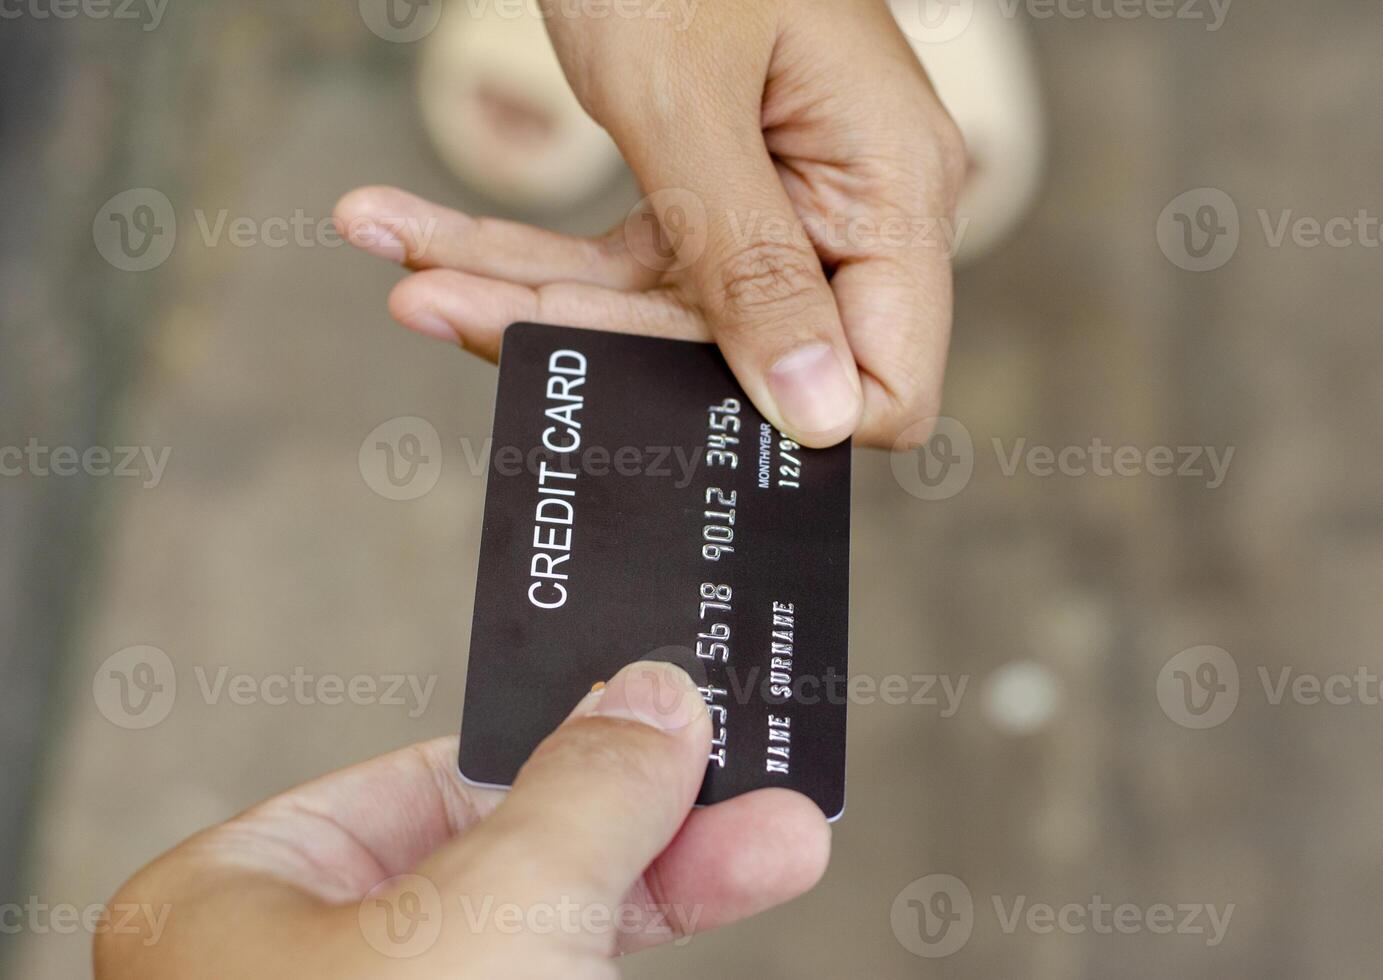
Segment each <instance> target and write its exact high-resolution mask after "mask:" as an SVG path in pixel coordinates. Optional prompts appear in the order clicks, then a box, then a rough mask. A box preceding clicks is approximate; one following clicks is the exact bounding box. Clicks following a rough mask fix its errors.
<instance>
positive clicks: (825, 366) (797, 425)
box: [768, 344, 860, 438]
mask: <svg viewBox="0 0 1383 980" xmlns="http://www.w3.org/2000/svg"><path fill="white" fill-rule="evenodd" d="M768 390H769V392H770V393H771V394H772V395H773V400H774V401H775V402H776V403H777V405H778V411H779V412H781V413H782V416H783V422H784V423H785V424H786V425H787V427H788V428H789V429H791V430H792V431H793V432H795V433H798V434H799V435H812V434H816V433H832V434H835V433H837V432H839V433H840V437H841V438H844V437H845V436H846V435H849V434H850V432H851V431H853V430H854V428H855V424H856V423H857V422H858V421H859V415H860V395H859V392H858V391H857V390H856V389H855V386H854V385H853V384H852V383H851V381H850V376H849V375H848V374H846V372H845V366H844V365H843V364H841V362H840V357H839V355H837V354H836V351H835V348H833V347H832V346H831V345H830V344H808V345H807V346H806V347H799V348H798V349H797V350H795V351H793V352H792V353H791V354H788V355H787V356H786V357H783V358H782V359H781V360H779V361H778V363H777V364H775V365H773V367H772V368H770V369H769V372H768Z"/></svg>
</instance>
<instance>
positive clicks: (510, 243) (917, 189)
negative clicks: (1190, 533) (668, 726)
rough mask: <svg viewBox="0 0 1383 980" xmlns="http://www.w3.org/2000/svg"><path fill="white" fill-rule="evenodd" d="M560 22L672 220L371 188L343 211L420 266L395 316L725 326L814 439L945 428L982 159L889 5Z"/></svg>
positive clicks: (770, 406) (589, 96) (762, 405)
mask: <svg viewBox="0 0 1383 980" xmlns="http://www.w3.org/2000/svg"><path fill="white" fill-rule="evenodd" d="M570 6H571V5H567V7H568V8H569V7H570ZM564 9H566V8H564ZM607 13H608V11H607ZM547 22H548V29H549V33H550V35H551V37H552V40H553V42H554V44H555V46H556V49H557V53H558V56H559V58H560V59H561V62H562V65H563V67H564V69H565V71H566V74H567V78H568V80H569V81H570V82H571V84H572V87H573V89H574V91H575V92H576V95H577V97H578V98H579V99H580V101H581V103H582V105H583V106H584V107H585V108H586V110H587V111H588V112H589V113H590V115H591V116H592V117H593V118H594V119H595V120H596V121H597V122H598V123H600V124H601V125H602V126H604V127H605V128H606V129H607V130H608V131H609V132H610V134H611V135H612V136H613V137H614V139H615V142H616V143H617V144H618V145H619V148H620V150H621V152H622V153H623V154H624V156H625V158H626V160H628V162H629V164H630V165H631V166H632V168H633V170H634V173H635V175H636V176H637V177H638V179H639V182H640V184H641V186H642V187H643V189H644V190H645V192H647V193H648V195H649V196H648V197H647V198H646V199H645V201H644V204H643V207H644V208H645V209H646V213H647V214H648V215H649V216H650V218H651V219H652V220H650V221H644V220H643V214H635V215H631V220H629V221H627V222H625V223H624V224H623V225H621V226H620V227H617V228H616V229H614V230H613V231H612V232H610V233H608V234H606V235H605V236H603V237H601V238H598V239H581V238H573V237H570V236H566V235H560V234H556V233H553V232H549V231H543V230H539V229H537V228H533V227H529V226H526V225H520V224H515V223H512V222H508V221H500V220H494V219H486V218H470V217H467V216H465V215H462V214H459V213H456V212H454V211H449V210H447V209H444V208H441V207H438V206H437V205H434V204H430V203H428V202H425V201H422V200H420V199H418V198H415V197H412V196H411V195H408V194H405V193H403V192H402V191H398V190H394V189H391V188H384V187H371V188H361V189H359V190H356V191H354V192H352V193H351V194H348V195H347V196H346V197H344V198H343V199H342V200H341V202H340V203H339V204H338V205H337V212H336V214H337V219H338V222H339V224H340V226H341V227H342V229H343V231H344V233H345V234H346V237H347V238H349V239H350V240H352V241H354V242H355V243H356V244H359V245H361V246H362V247H364V248H367V249H369V250H370V251H372V252H375V253H377V254H380V255H383V256H386V257H388V258H390V259H393V260H395V261H399V262H402V263H403V264H405V265H407V266H408V267H409V268H412V269H415V270H422V271H419V272H418V273H417V274H416V275H412V276H409V277H408V278H406V279H404V280H403V281H402V282H401V283H400V284H399V285H398V286H397V287H396V288H395V290H394V293H393V295H392V296H391V297H390V302H389V306H390V310H391V312H392V313H393V315H394V316H395V317H396V318H397V319H399V320H400V321H402V322H403V323H404V324H406V325H408V326H410V327H412V328H414V329H416V330H419V331H421V332H423V333H427V334H432V335H435V336H439V337H443V338H446V339H449V340H453V341H456V340H459V341H460V342H461V343H462V345H463V346H465V347H466V348H467V349H469V350H471V351H474V352H476V353H478V354H480V355H482V356H485V357H488V358H492V359H493V358H495V357H497V354H498V350H499V344H500V336H501V333H502V332H503V329H504V327H505V326H507V325H508V324H509V323H511V322H514V321H518V320H537V321H544V322H549V323H559V324H567V325H571V326H584V327H594V328H599V329H607V330H622V331H629V332H637V333H647V334H654V335H658V336H665V337H679V338H684V339H689V340H712V339H713V340H715V341H716V342H717V343H718V344H719V345H720V347H721V350H722V351H723V352H724V354H725V358H726V360H727V361H728V362H729V364H730V366H731V368H732V369H733V370H734V372H735V375H736V377H737V378H738V379H739V381H740V383H741V384H742V385H743V387H744V389H745V391H746V392H748V394H749V396H750V397H751V398H752V399H753V401H754V404H755V405H756V406H758V408H759V409H760V410H761V411H762V412H763V413H764V415H765V416H766V417H767V418H768V419H769V420H770V421H772V422H773V423H774V424H775V425H776V426H778V427H779V428H780V429H781V430H782V431H783V432H785V433H787V434H788V435H790V436H792V437H793V438H794V439H796V440H797V441H799V442H801V443H803V444H805V445H810V446H826V445H832V444H834V443H836V442H839V441H841V440H842V439H844V438H846V437H847V436H849V435H851V434H852V433H853V434H855V436H856V437H857V439H858V440H859V441H860V442H861V443H862V444H868V445H875V446H885V447H890V446H895V445H898V446H899V448H904V447H912V446H915V445H918V444H920V443H921V442H922V441H924V440H925V438H926V436H927V432H928V428H927V424H926V423H927V420H929V419H931V418H932V417H934V416H935V415H936V414H937V412H938V409H939V406H940V400H941V381H942V373H943V368H944V366H945V360H946V347H947V343H948V339H949V336H950V325H951V255H952V251H953V248H952V246H953V245H954V237H955V236H954V226H953V215H954V209H955V201H956V196H957V194H958V192H959V189H960V186H961V182H962V179H963V175H964V170H965V151H964V147H963V144H962V141H961V139H960V136H959V133H958V130H957V129H956V127H955V125H954V123H953V122H952V121H951V119H950V117H949V116H948V115H947V113H946V111H945V109H944V108H942V106H941V104H940V102H939V101H938V100H937V98H936V95H935V93H934V92H933V91H932V88H931V86H930V84H929V83H928V81H927V78H926V75H925V73H924V72H923V71H922V68H921V67H920V66H919V64H918V63H917V59H916V57H915V56H914V54H913V52H912V50H911V49H910V48H909V46H908V44H907V43H906V41H905V40H904V38H903V37H902V36H901V34H900V33H899V31H898V29H897V27H896V25H895V24H894V22H893V19H892V16H891V14H890V13H889V11H888V9H887V7H886V5H885V4H884V3H883V2H881V0H867V2H857V3H843V2H839V0H736V2H734V3H723V4H720V3H718V4H714V5H712V4H705V5H703V6H702V7H701V8H699V11H698V13H697V14H696V15H695V16H693V18H692V21H691V24H690V26H689V27H688V28H687V29H686V30H679V29H677V25H676V22H675V21H672V20H664V19H656V18H652V17H647V16H644V17H636V18H631V17H627V16H624V17H620V16H605V17H591V18H586V17H582V16H580V15H577V14H572V13H570V11H569V10H568V11H567V12H566V13H563V14H556V13H554V14H553V15H552V16H550V17H549V18H548V21H547ZM381 228H383V229H386V230H380V229H381Z"/></svg>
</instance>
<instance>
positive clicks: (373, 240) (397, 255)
mask: <svg viewBox="0 0 1383 980" xmlns="http://www.w3.org/2000/svg"><path fill="white" fill-rule="evenodd" d="M337 224H338V228H337V230H338V231H340V230H341V229H340V228H339V225H340V219H338V220H337ZM345 238H346V240H347V241H349V242H350V243H351V244H352V245H354V246H355V247H356V248H358V249H361V250H363V251H366V252H369V253H370V254H371V255H377V256H379V257H380V258H381V259H388V260H389V261H390V262H398V263H400V264H401V263H403V261H404V260H405V259H407V258H408V249H407V248H406V247H405V246H404V243H403V239H402V238H400V237H399V236H398V235H397V234H395V233H394V232H393V231H391V230H390V229H389V228H388V226H386V225H385V224H383V223H381V222H379V221H375V220H374V219H373V218H364V219H358V220H356V221H351V222H348V223H347V224H346V228H345Z"/></svg>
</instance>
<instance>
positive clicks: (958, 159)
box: [925, 109, 970, 198]
mask: <svg viewBox="0 0 1383 980" xmlns="http://www.w3.org/2000/svg"><path fill="white" fill-rule="evenodd" d="M928 133H929V137H928V140H927V147H926V151H925V152H926V157H927V159H928V162H929V163H930V164H931V166H932V167H933V168H934V169H935V171H936V172H937V173H939V174H941V178H942V184H943V187H944V188H945V189H946V191H947V192H948V193H949V195H950V196H951V198H954V197H955V196H956V195H957V194H959V193H960V189H961V187H962V186H963V185H964V184H965V178H966V176H967V174H968V173H969V171H970V151H969V149H968V148H967V147H966V145H965V135H964V134H963V133H962V132H961V130H960V126H958V125H957V124H956V121H955V119H953V118H952V117H951V114H950V113H949V112H947V111H945V110H944V109H942V110H941V111H940V112H938V113H937V115H936V117H935V118H934V119H933V120H932V122H931V125H930V126H929V127H928Z"/></svg>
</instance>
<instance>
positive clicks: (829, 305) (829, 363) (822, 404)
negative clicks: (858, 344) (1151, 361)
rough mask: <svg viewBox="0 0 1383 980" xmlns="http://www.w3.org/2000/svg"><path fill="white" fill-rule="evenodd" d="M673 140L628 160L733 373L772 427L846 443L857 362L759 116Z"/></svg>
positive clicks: (812, 441)
mask: <svg viewBox="0 0 1383 980" xmlns="http://www.w3.org/2000/svg"><path fill="white" fill-rule="evenodd" d="M756 108H757V103H756ZM665 135H666V136H667V138H666V139H662V138H660V139H643V140H639V141H637V142H635V141H625V142H623V143H622V144H621V149H623V150H624V152H625V154H626V156H627V157H628V158H629V160H630V163H631V165H632V166H633V169H634V171H635V173H636V174H637V175H638V178H639V182H640V184H641V185H642V186H643V188H644V189H645V191H648V192H649V196H648V205H649V206H650V207H651V208H652V210H653V212H654V213H655V214H656V215H657V218H658V224H659V227H660V228H661V229H663V234H664V236H665V237H666V238H667V239H668V241H667V243H666V244H667V245H668V246H670V247H671V249H672V250H674V251H675V254H676V257H675V259H673V261H672V269H673V270H674V271H675V272H676V273H677V274H678V275H680V276H682V277H683V279H684V281H685V283H686V285H687V286H688V287H689V290H690V292H691V293H692V298H693V299H694V301H695V302H696V303H697V304H698V305H699V306H700V308H701V310H702V311H703V313H704V314H705V316H706V319H707V323H708V325H709V327H710V330H711V334H712V336H714V337H715V340H716V342H717V343H718V344H719V345H720V349H721V352H722V353H723V354H724V355H725V359H726V361H727V362H728V363H729V365H730V368H731V370H733V371H734V373H735V376H736V378H738V379H739V382H740V384H741V385H742V386H743V387H744V390H745V391H746V392H747V393H748V394H749V397H750V398H751V399H752V400H753V402H754V404H755V405H756V406H757V407H758V408H759V410H760V411H761V412H763V414H764V415H765V416H766V417H767V418H768V419H769V421H771V422H772V423H773V424H774V425H775V426H777V427H778V428H779V429H780V430H781V431H783V432H784V433H786V434H787V435H789V436H791V437H793V438H794V439H796V440H797V441H798V442H800V443H802V444H803V445H808V446H818V447H819V446H830V445H834V444H835V443H837V442H840V441H841V440H842V439H845V438H847V437H848V436H849V435H850V434H851V433H852V432H854V430H855V428H856V426H857V425H858V424H859V420H860V415H861V411H862V405H863V399H862V396H861V390H860V378H859V373H858V371H857V370H856V367H855V358H854V355H853V353H852V352H851V349H850V345H849V343H848V342H847V340H846V337H845V330H844V328H843V327H842V325H841V318H840V313H839V310H838V309H837V307H836V300H835V295H834V294H833V293H832V291H831V287H830V284H829V283H828V282H827V280H826V274H825V272H824V271H823V269H822V266H821V260H820V258H819V257H818V255H817V253H816V249H815V246H814V245H813V244H812V241H811V238H810V237H809V236H808V234H807V233H806V230H805V228H804V227H803V225H802V223H801V221H800V220H799V218H798V216H797V213H796V210H795V209H794V207H793V205H792V202H791V200H790V199H789V198H788V194H787V191H786V189H785V188H784V186H783V182H782V179H781V178H780V177H779V174H778V171H777V168H776V167H775V166H774V163H773V159H772V157H771V156H770V155H769V152H768V148H767V147H766V146H765V144H764V140H763V133H762V131H761V130H760V128H759V119H758V114H757V112H755V113H754V114H753V115H752V116H747V117H746V118H745V119H735V120H724V121H721V122H719V123H716V122H714V121H708V122H706V124H705V128H701V127H698V129H697V131H696V133H695V134H694V135H695V139H694V140H689V138H688V137H689V136H690V135H691V134H687V133H686V132H685V131H683V132H682V133H680V134H679V133H677V132H670V133H667V134H665ZM679 136H680V137H681V138H678V137H679ZM732 148H733V149H732ZM698 225H699V227H698ZM626 227H628V226H627V225H626ZM630 247H631V250H633V251H636V252H637V246H636V243H634V242H631V243H630ZM665 256H666V253H664V256H662V257H665Z"/></svg>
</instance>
